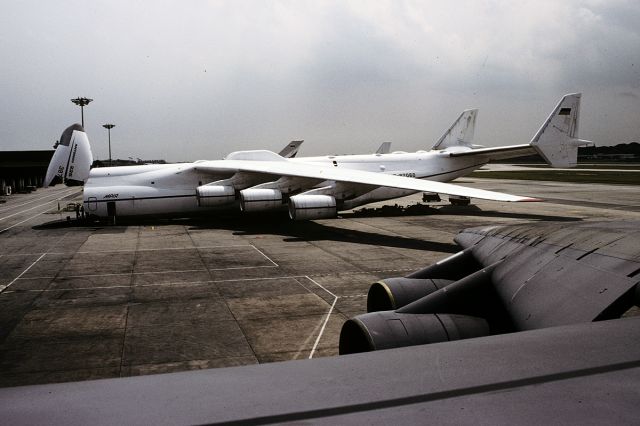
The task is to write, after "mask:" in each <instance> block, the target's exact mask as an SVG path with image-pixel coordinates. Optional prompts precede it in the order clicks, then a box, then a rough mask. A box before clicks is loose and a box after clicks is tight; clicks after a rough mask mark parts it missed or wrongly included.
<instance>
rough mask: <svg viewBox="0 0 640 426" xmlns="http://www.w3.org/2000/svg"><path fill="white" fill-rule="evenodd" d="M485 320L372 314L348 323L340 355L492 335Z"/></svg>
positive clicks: (470, 317) (389, 312) (385, 313)
mask: <svg viewBox="0 0 640 426" xmlns="http://www.w3.org/2000/svg"><path fill="white" fill-rule="evenodd" d="M489 334H490V329H489V324H488V323H487V321H486V320H485V319H484V318H477V317H472V316H467V315H451V314H428V315H424V314H422V315H421V314H402V313H398V312H393V311H387V312H372V313H368V314H364V315H358V316H357V317H355V318H352V319H350V320H348V321H347V322H346V323H345V324H344V325H343V326H342V331H341V332H340V343H339V348H340V349H339V352H340V355H345V354H353V353H359V352H369V351H375V350H380V349H391V348H399V347H403V346H413V345H425V344H428V343H438V342H447V341H453V340H460V339H469V338H472V337H482V336H488V335H489Z"/></svg>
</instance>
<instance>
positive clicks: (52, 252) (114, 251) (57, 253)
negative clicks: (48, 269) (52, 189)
mask: <svg viewBox="0 0 640 426" xmlns="http://www.w3.org/2000/svg"><path fill="white" fill-rule="evenodd" d="M229 247H233V248H238V247H247V248H248V247H253V246H252V245H250V244H234V245H229V246H202V247H167V248H149V249H121V250H87V251H49V252H47V254H55V255H75V254H94V253H95V254H104V253H131V252H138V251H164V250H205V249H215V248H229ZM41 254H42V253H15V254H6V255H5V256H38V255H41Z"/></svg>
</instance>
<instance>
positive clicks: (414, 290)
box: [367, 277, 453, 312]
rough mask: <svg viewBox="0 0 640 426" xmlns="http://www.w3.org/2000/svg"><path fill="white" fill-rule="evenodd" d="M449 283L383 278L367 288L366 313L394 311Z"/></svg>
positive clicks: (449, 281)
mask: <svg viewBox="0 0 640 426" xmlns="http://www.w3.org/2000/svg"><path fill="white" fill-rule="evenodd" d="M451 283H453V281H451V280H441V279H431V278H425V279H420V278H404V277H397V278H385V279H383V280H380V281H378V282H376V283H373V285H371V287H370V288H369V294H368V295H367V312H377V311H392V310H396V309H398V308H401V307H403V306H405V305H408V304H409V303H411V302H414V301H416V300H418V299H421V298H423V297H424V296H427V295H429V294H431V293H433V292H434V291H437V290H439V289H441V288H442V287H445V286H447V285H449V284H451Z"/></svg>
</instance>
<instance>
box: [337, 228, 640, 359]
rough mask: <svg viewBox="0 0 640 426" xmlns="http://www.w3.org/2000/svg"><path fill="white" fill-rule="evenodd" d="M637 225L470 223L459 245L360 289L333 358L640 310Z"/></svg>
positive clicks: (460, 237)
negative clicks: (361, 300)
mask: <svg viewBox="0 0 640 426" xmlns="http://www.w3.org/2000/svg"><path fill="white" fill-rule="evenodd" d="M639 229H640V228H638V222H637V221H635V222H621V223H615V222H603V223H598V222H592V223H589V222H586V223H584V224H577V225H573V226H567V224H565V223H553V222H551V223H546V224H544V225H540V224H526V225H522V224H517V225H506V226H489V227H484V228H471V229H466V230H464V231H461V232H460V233H459V234H458V235H457V236H456V237H455V241H456V242H457V243H458V244H459V245H460V246H462V247H463V249H464V250H463V251H461V252H459V253H457V254H455V255H453V256H450V257H449V258H447V259H444V260H442V261H440V262H438V263H436V264H434V265H432V266H429V267H427V268H424V269H421V270H419V271H416V272H414V273H412V274H410V275H408V276H406V277H401V278H390V279H384V280H381V281H378V282H377V283H375V284H373V285H372V286H371V288H370V289H369V294H368V297H367V312H368V313H366V314H363V315H358V316H356V317H354V318H352V319H350V320H348V321H347V322H345V324H344V325H343V327H342V330H341V333H340V346H339V352H340V354H350V353H356V352H365V351H372V350H378V349H388V348H396V347H402V346H412V345H422V344H427V343H437V342H446V341H451V340H459V339H467V338H471V337H481V336H486V335H491V334H502V333H508V332H515V331H524V330H533V329H540V328H546V327H554V326H561V325H568V324H577V323H584V322H592V321H601V320H608V319H613V318H619V317H620V316H621V315H623V314H624V313H625V312H627V311H628V310H629V309H630V308H632V307H633V305H637V306H640V231H639Z"/></svg>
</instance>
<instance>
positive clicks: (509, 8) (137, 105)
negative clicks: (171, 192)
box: [0, 0, 640, 160]
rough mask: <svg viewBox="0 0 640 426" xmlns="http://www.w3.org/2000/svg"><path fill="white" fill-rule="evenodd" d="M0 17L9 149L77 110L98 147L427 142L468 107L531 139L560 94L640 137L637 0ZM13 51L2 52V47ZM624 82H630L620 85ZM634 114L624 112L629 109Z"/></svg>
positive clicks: (206, 153) (15, 7) (488, 127)
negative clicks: (84, 101) (83, 100)
mask: <svg viewBox="0 0 640 426" xmlns="http://www.w3.org/2000/svg"><path fill="white" fill-rule="evenodd" d="M4 9H5V10H4V11H3V14H2V16H0V54H1V55H2V58H3V61H2V63H0V72H2V76H3V78H2V79H0V93H2V96H1V97H0V114H1V116H2V123H3V125H2V126H0V143H1V147H2V149H46V148H48V147H49V146H50V145H51V144H52V143H53V141H54V140H55V139H56V138H57V137H59V133H60V132H61V131H62V130H63V128H64V127H66V125H68V124H70V123H71V122H73V121H76V120H79V111H77V108H76V107H75V106H74V105H72V104H71V103H70V102H69V99H70V98H72V97H75V96H88V97H92V98H94V99H95V101H94V102H93V103H92V104H91V105H90V106H89V107H87V108H86V121H87V125H86V127H87V131H88V132H89V136H90V138H91V140H92V144H93V146H94V151H95V152H96V155H97V156H98V157H102V158H104V157H105V156H106V131H104V129H102V127H101V126H100V125H101V124H102V123H104V122H107V121H111V122H114V123H116V128H115V129H114V130H113V131H112V140H113V142H114V143H113V144H114V154H115V155H116V156H120V157H128V156H132V157H143V158H157V157H166V158H168V159H170V160H186V159H197V158H211V159H214V158H220V157H221V156H223V155H225V154H226V153H228V152H230V151H234V150H238V149H254V148H266V149H273V150H278V149H279V148H280V147H281V146H282V145H283V144H284V143H285V142H286V141H288V140H291V139H296V138H304V139H306V140H307V142H306V144H305V146H303V149H302V153H303V154H322V153H340V152H370V151H372V150H374V149H375V148H376V147H377V146H378V144H379V143H380V142H382V141H392V142H393V143H394V148H396V149H404V150H415V149H424V148H428V147H430V146H431V144H432V143H433V142H434V141H435V140H436V139H437V138H438V137H439V136H440V134H441V133H442V132H443V131H444V130H445V129H446V128H447V126H448V125H449V124H450V122H451V121H452V120H453V119H454V118H455V117H456V116H457V115H458V113H459V111H460V110H462V109H465V108H471V107H479V108H480V118H479V124H478V126H479V129H478V132H477V133H476V136H477V138H478V142H479V143H483V144H487V145H497V144H503V143H523V142H526V141H528V139H529V138H530V136H531V134H532V133H533V132H535V130H536V129H537V127H538V126H539V124H540V122H541V121H542V120H544V118H545V117H546V114H547V113H548V112H549V110H550V109H551V108H552V107H553V106H554V105H555V103H556V102H557V100H558V99H559V97H560V96H561V95H562V94H564V93H567V92H572V91H582V92H583V93H584V97H583V117H582V120H581V132H582V136H583V137H584V138H587V139H593V140H595V141H597V142H598V143H602V144H610V143H619V142H623V141H629V140H638V139H639V138H640V124H639V123H638V120H637V117H638V116H640V105H638V102H637V96H638V94H640V29H639V28H638V27H637V24H636V23H637V22H638V18H639V17H640V4H638V3H637V2H634V1H622V0H619V1H618V0H617V1H606V2H605V1H596V0H592V1H577V0H576V1H572V0H568V1H565V2H555V1H551V0H549V1H535V2H534V1H524V2H516V3H514V2H508V1H487V2H475V1H470V0H469V1H462V2H456V3H455V4H433V2H424V3H422V2H418V1H402V2H398V1H383V0H381V1H376V2H369V1H351V2H338V1H328V2H312V1H308V2H306V1H303V2H300V1H271V2H248V1H247V2H243V1H239V2H238V1H234V2H230V1H229V2H227V1H211V2H189V3H184V2H173V1H163V2H133V3H132V2H124V1H96V2H89V3H87V2H81V1H61V2H44V3H42V2H35V1H26V2H13V3H11V4H10V5H9V6H6V7H5V8H4ZM5 58H6V60H5ZM625 94H627V95H625ZM634 117H635V118H634Z"/></svg>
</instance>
